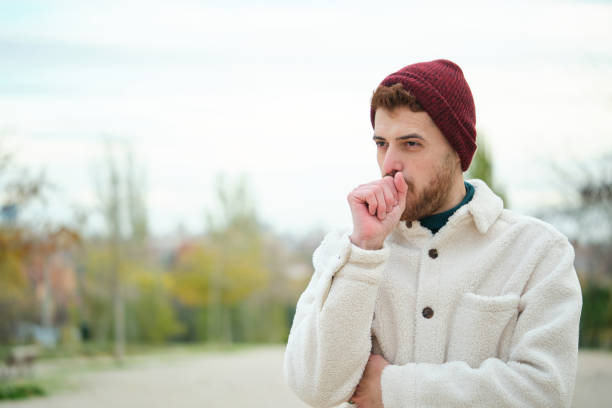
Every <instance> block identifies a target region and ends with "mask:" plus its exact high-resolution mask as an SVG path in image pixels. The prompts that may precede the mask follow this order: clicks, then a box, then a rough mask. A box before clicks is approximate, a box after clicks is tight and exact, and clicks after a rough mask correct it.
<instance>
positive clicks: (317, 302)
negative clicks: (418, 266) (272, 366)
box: [284, 232, 389, 407]
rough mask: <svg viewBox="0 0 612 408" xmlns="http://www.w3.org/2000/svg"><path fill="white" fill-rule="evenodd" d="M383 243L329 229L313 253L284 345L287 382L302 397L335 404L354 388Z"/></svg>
mask: <svg viewBox="0 0 612 408" xmlns="http://www.w3.org/2000/svg"><path fill="white" fill-rule="evenodd" d="M388 256H389V249H388V248H387V247H386V244H385V246H383V248H382V249H380V250H377V251H366V250H363V249H361V248H359V247H357V246H355V245H353V244H352V243H351V242H350V240H349V235H348V233H341V232H335V233H331V234H329V235H327V236H326V237H325V239H324V240H323V242H322V243H321V245H320V246H319V247H318V248H317V249H316V250H315V252H314V254H313V265H314V269H315V270H314V274H313V276H312V278H311V280H310V283H309V284H308V286H307V288H306V290H305V291H304V293H302V295H301V296H300V298H299V300H298V303H297V308H296V313H295V317H294V319H293V325H292V327H291V331H290V333H289V339H288V343H287V348H286V351H285V361H284V374H285V382H286V383H287V384H288V385H289V386H290V387H291V388H292V389H293V391H294V392H295V393H296V394H297V395H298V396H299V397H300V398H301V399H302V400H303V401H304V402H306V403H308V404H310V405H313V406H317V407H331V406H336V405H338V404H340V403H342V402H344V401H347V400H348V399H349V398H350V397H351V396H352V395H353V393H354V391H355V388H356V387H357V384H358V383H359V380H360V378H361V375H362V373H363V370H364V368H365V365H366V363H367V361H368V358H369V356H370V350H371V346H372V344H371V326H372V319H373V314H374V304H375V301H376V295H377V292H378V286H379V284H380V281H381V276H382V269H383V267H384V264H385V262H386V260H387V258H388Z"/></svg>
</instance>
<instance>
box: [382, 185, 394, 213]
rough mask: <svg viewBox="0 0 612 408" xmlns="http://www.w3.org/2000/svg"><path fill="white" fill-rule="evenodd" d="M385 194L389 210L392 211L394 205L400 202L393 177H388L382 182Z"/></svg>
mask: <svg viewBox="0 0 612 408" xmlns="http://www.w3.org/2000/svg"><path fill="white" fill-rule="evenodd" d="M381 186H382V188H383V191H384V194H385V204H387V212H391V211H392V210H393V207H395V206H396V205H397V203H398V199H397V189H396V188H395V185H394V184H393V179H392V178H391V177H388V178H386V180H384V182H383V183H381Z"/></svg>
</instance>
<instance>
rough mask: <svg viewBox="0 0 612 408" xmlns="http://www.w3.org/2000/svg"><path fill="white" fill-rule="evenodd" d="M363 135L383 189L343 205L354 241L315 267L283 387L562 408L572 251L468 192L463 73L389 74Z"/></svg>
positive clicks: (571, 312) (385, 402) (364, 400)
mask: <svg viewBox="0 0 612 408" xmlns="http://www.w3.org/2000/svg"><path fill="white" fill-rule="evenodd" d="M371 120H372V125H373V127H374V142H375V144H376V149H377V159H378V165H379V167H380V172H381V176H382V178H381V179H380V180H376V181H373V182H371V183H367V184H363V185H361V186H359V187H357V188H355V189H354V190H353V191H352V192H350V193H349V195H348V203H349V207H350V210H351V213H352V219H353V228H352V231H346V232H343V231H340V232H334V233H331V234H329V235H327V236H326V237H325V239H324V240H323V242H322V243H321V245H320V246H319V247H318V248H317V250H316V251H315V253H314V255H313V264H314V267H315V272H314V274H313V276H312V279H311V281H310V283H309V284H308V287H307V288H306V290H305V291H304V293H303V294H302V295H301V297H300V299H299V301H298V304H297V310H296V314H295V318H294V321H293V326H292V328H291V332H290V335H289V341H288V344H287V350H286V355H285V366H284V369H285V378H286V382H287V383H288V384H289V386H290V387H291V388H292V389H293V390H294V391H295V393H296V394H297V395H298V396H299V397H300V398H301V399H302V400H304V401H305V402H307V403H308V404H310V405H312V406H316V407H331V406H336V405H338V404H341V403H345V404H346V405H343V406H346V407H349V406H358V407H360V408H370V407H383V406H384V407H385V408H395V407H413V406H414V407H455V406H462V407H569V406H570V404H571V401H572V394H573V388H574V381H575V375H576V363H577V354H578V323H579V320H580V310H581V306H582V298H581V291H580V286H579V282H578V279H577V276H576V272H575V270H574V267H573V259H574V253H573V249H572V247H571V245H570V244H569V242H568V240H567V238H565V237H564V236H563V235H561V234H560V233H559V232H557V231H556V230H555V229H554V228H553V227H551V226H550V225H548V224H546V223H544V222H541V221H539V220H536V219H534V218H530V217H527V216H522V215H518V214H515V213H513V212H511V211H509V210H506V209H503V203H502V200H501V199H500V198H499V197H498V196H496V195H495V194H494V193H493V192H492V191H491V190H490V189H489V187H488V186H487V185H486V184H485V183H484V182H483V181H480V180H468V181H464V180H463V173H462V171H465V170H467V169H468V167H469V165H470V162H471V160H472V157H473V154H474V151H475V150H476V144H475V141H476V130H475V122H476V116H475V109H474V102H473V99H472V94H471V91H470V88H469V86H468V84H467V82H466V81H465V78H464V76H463V72H462V71H461V69H460V68H459V67H458V66H457V65H456V64H454V63H453V62H451V61H448V60H435V61H430V62H423V63H417V64H413V65H408V66H407V67H404V68H402V69H401V70H399V71H397V72H395V73H393V74H391V75H389V76H388V77H387V78H385V79H384V80H383V82H382V83H381V85H380V86H379V87H378V88H377V90H376V91H375V93H374V95H373V97H372V105H371ZM516 120H520V118H517V119H516Z"/></svg>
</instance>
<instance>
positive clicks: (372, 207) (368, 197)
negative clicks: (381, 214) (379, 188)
mask: <svg viewBox="0 0 612 408" xmlns="http://www.w3.org/2000/svg"><path fill="white" fill-rule="evenodd" d="M363 201H364V202H365V203H366V205H367V207H368V212H369V213H370V215H374V214H376V209H377V208H378V201H377V200H376V194H374V191H372V190H368V191H367V192H365V193H364V196H363Z"/></svg>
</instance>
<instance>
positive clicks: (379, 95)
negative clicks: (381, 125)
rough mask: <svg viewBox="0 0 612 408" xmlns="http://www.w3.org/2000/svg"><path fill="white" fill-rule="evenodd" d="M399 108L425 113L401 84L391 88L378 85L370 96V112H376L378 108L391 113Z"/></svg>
mask: <svg viewBox="0 0 612 408" xmlns="http://www.w3.org/2000/svg"><path fill="white" fill-rule="evenodd" d="M400 106H406V107H408V108H409V109H410V110H411V111H413V112H424V111H425V109H423V107H422V106H421V104H420V103H419V102H417V99H416V97H415V96H414V95H413V94H412V93H411V92H410V91H407V90H406V89H404V87H403V86H402V84H401V83H397V84H393V85H391V86H384V85H379V86H378V88H376V91H374V94H373V95H372V102H371V104H370V107H371V109H372V112H376V110H377V109H379V108H383V109H386V110H388V111H389V112H393V111H394V110H395V109H396V108H399V107H400Z"/></svg>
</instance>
